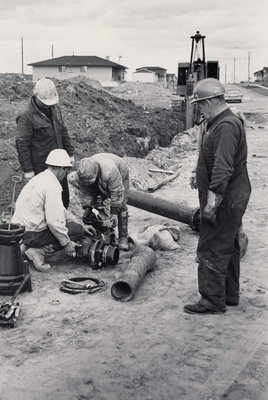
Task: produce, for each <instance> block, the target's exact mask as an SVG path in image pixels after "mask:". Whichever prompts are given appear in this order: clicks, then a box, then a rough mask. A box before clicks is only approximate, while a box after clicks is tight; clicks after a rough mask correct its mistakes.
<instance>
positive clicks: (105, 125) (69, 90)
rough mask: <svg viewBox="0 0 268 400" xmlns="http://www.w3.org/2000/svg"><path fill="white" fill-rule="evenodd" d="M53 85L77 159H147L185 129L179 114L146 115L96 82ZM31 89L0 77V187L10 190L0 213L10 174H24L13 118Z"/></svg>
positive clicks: (21, 79) (13, 77)
mask: <svg viewBox="0 0 268 400" xmlns="http://www.w3.org/2000/svg"><path fill="white" fill-rule="evenodd" d="M54 82H55V84H56V87H57V90H58V92H59V98H60V106H61V109H62V113H63V117H64V121H65V123H66V125H67V127H68V130H69V133H70V136H71V138H72V141H73V144H74V147H75V157H76V159H80V158H83V157H87V156H90V155H92V154H95V153H97V152H106V151H107V152H112V153H115V154H117V155H119V156H130V157H145V156H146V155H147V154H148V152H149V151H150V150H152V149H153V148H155V146H163V147H166V146H168V145H169V144H170V143H171V141H172V139H173V137H174V136H176V135H177V134H178V133H179V132H181V131H182V130H183V126H184V124H183V122H182V119H183V117H182V115H180V113H178V112H174V111H173V110H172V109H169V110H165V109H160V108H158V109H157V110H151V111H148V110H147V111H144V110H143V109H142V108H141V107H138V106H136V105H135V104H134V103H133V102H132V101H131V100H124V99H120V98H118V97H116V96H115V95H114V94H111V93H109V92H108V91H106V90H103V89H102V88H101V87H100V86H99V84H98V83H96V82H97V81H94V80H91V79H82V78H81V77H77V78H72V79H68V80H64V81H58V80H54ZM33 86H34V84H33V82H32V81H30V80H26V79H25V78H24V77H22V76H19V75H8V76H7V77H5V75H1V76H0V101H1V114H0V141H1V147H0V161H1V179H0V188H1V189H2V188H3V186H5V187H6V190H5V191H3V190H2V194H1V195H0V212H1V208H3V207H4V206H5V205H6V201H7V198H10V197H11V196H10V190H11V189H10V188H12V186H13V185H12V181H11V176H12V174H13V175H14V174H20V172H21V171H20V170H19V166H18V162H17V158H16V150H15V147H14V143H15V137H16V122H15V118H16V116H17V115H18V113H19V111H20V110H21V109H22V108H23V107H25V106H26V105H27V104H28V102H29V99H30V97H31V95H32V91H33ZM6 141H7V142H8V146H9V150H8V152H7V150H6ZM7 154H8V160H6V155H7ZM4 160H6V161H4ZM6 169H7V171H6Z"/></svg>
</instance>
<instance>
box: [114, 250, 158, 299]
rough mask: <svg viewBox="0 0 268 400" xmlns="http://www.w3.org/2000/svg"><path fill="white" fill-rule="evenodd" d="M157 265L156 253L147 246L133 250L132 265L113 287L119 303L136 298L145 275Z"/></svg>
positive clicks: (130, 264) (129, 265) (115, 297)
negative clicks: (135, 295)
mask: <svg viewBox="0 0 268 400" xmlns="http://www.w3.org/2000/svg"><path fill="white" fill-rule="evenodd" d="M155 263H156V255H155V252H154V251H153V250H152V249H151V248H150V247H147V246H136V247H134V249H133V253H132V257H131V260H130V263H129V264H128V266H127V267H126V269H125V271H124V272H123V273H122V275H121V276H120V277H119V278H118V279H117V281H116V282H114V284H113V285H112V287H111V294H112V296H113V298H114V299H115V300H117V301H129V300H130V299H132V297H133V296H134V294H135V292H136V290H137V288H138V287H139V285H140V283H141V281H142V280H143V278H144V276H145V274H146V273H147V272H148V271H150V270H151V269H152V268H153V267H154V265H155Z"/></svg>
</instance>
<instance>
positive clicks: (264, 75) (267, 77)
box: [254, 67, 268, 82]
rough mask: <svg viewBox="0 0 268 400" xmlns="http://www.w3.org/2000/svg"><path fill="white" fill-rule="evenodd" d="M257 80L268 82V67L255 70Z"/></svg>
mask: <svg viewBox="0 0 268 400" xmlns="http://www.w3.org/2000/svg"><path fill="white" fill-rule="evenodd" d="M254 77H255V82H268V67H263V69H261V70H260V71H256V72H254Z"/></svg>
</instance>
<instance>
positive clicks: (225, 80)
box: [224, 64, 227, 85]
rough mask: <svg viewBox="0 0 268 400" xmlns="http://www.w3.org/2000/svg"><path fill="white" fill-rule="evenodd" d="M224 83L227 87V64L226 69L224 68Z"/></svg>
mask: <svg viewBox="0 0 268 400" xmlns="http://www.w3.org/2000/svg"><path fill="white" fill-rule="evenodd" d="M224 83H225V85H226V83H227V64H225V68H224Z"/></svg>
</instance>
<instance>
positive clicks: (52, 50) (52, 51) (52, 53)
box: [51, 44, 54, 58]
mask: <svg viewBox="0 0 268 400" xmlns="http://www.w3.org/2000/svg"><path fill="white" fill-rule="evenodd" d="M51 55H52V58H54V48H53V44H52V46H51Z"/></svg>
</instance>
